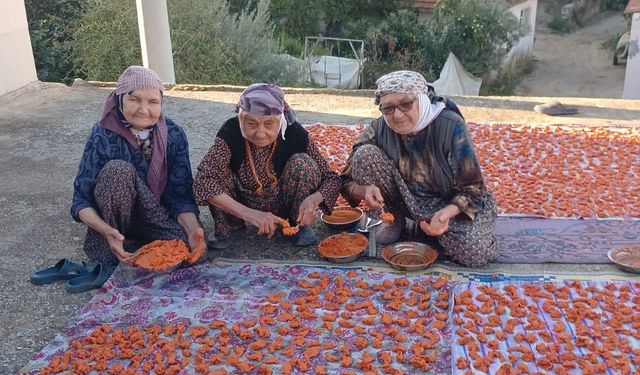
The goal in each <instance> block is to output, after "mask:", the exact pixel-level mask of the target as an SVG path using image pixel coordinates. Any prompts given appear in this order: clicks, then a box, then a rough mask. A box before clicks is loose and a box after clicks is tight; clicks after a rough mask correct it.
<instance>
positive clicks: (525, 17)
mask: <svg viewBox="0 0 640 375" xmlns="http://www.w3.org/2000/svg"><path fill="white" fill-rule="evenodd" d="M520 30H523V31H525V32H527V33H528V32H529V31H531V7H526V8H523V9H522V10H520Z"/></svg>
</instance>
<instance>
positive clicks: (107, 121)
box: [100, 65, 168, 200]
mask: <svg viewBox="0 0 640 375" xmlns="http://www.w3.org/2000/svg"><path fill="white" fill-rule="evenodd" d="M145 90H160V94H162V93H163V92H164V86H163V85H162V80H161V79H160V77H159V76H158V74H157V73H156V72H154V71H153V70H151V69H147V68H145V67H142V66H137V65H132V66H130V67H128V68H127V69H126V70H125V71H124V72H122V74H121V75H120V77H119V78H118V82H117V84H116V89H115V90H113V91H112V92H111V93H110V94H109V96H108V97H107V101H106V102H105V103H104V107H103V108H102V115H101V116H100V126H101V127H103V128H104V129H108V130H111V131H112V132H114V133H116V134H118V135H119V136H121V137H122V138H124V139H126V140H127V141H128V142H129V144H131V146H132V147H133V148H134V149H139V148H140V145H138V141H137V140H136V137H135V135H133V133H132V132H131V131H130V130H129V129H128V128H126V127H125V126H124V125H123V124H122V122H121V121H120V116H122V115H121V113H122V112H120V109H119V108H118V107H119V105H118V96H119V95H123V94H128V93H130V92H132V91H145ZM119 113H120V116H119ZM167 139H168V136H167V123H166V120H165V117H164V113H162V112H161V113H160V118H159V119H158V122H157V123H156V125H155V127H154V135H153V154H152V155H151V162H150V164H149V170H148V171H147V184H148V185H149V188H151V191H152V192H153V195H155V197H156V198H157V199H158V200H160V197H161V196H162V193H163V192H164V188H165V187H166V186H167V174H168V173H167Z"/></svg>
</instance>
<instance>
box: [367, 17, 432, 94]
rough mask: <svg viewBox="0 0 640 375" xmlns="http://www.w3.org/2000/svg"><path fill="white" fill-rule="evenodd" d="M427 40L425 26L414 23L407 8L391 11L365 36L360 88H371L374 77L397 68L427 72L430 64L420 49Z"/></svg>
mask: <svg viewBox="0 0 640 375" xmlns="http://www.w3.org/2000/svg"><path fill="white" fill-rule="evenodd" d="M426 42H427V37H426V26H425V25H424V24H421V23H418V22H416V16H415V14H413V13H412V12H409V11H404V10H401V11H398V12H396V13H392V14H391V15H389V17H388V18H387V19H386V20H385V21H383V22H382V23H381V25H380V26H378V27H374V28H371V29H370V30H369V34H368V36H367V38H366V51H367V63H366V64H365V65H364V72H363V87H375V81H376V79H377V78H378V77H379V76H381V75H383V74H386V73H389V72H391V71H394V70H399V69H410V70H417V71H425V70H426V71H427V72H428V71H429V69H424V68H425V67H426V66H429V65H430V61H429V60H427V59H426V58H425V56H424V55H423V54H421V53H420V51H423V50H425V45H426Z"/></svg>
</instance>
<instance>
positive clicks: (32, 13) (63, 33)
mask: <svg viewBox="0 0 640 375" xmlns="http://www.w3.org/2000/svg"><path fill="white" fill-rule="evenodd" d="M84 3H85V2H84V1H81V0H68V1H40V0H25V8H26V11H27V20H28V23H29V34H30V37H31V48H32V49H33V56H34V60H35V63H36V70H37V72H38V78H39V79H40V80H41V81H49V82H64V83H70V82H71V81H72V80H73V79H74V78H75V77H78V76H82V74H81V72H80V71H79V67H78V66H77V65H76V63H75V61H74V60H73V58H72V53H73V34H74V32H75V30H76V28H77V27H78V23H79V20H80V18H81V17H82V14H83V13H84V10H85V7H84Z"/></svg>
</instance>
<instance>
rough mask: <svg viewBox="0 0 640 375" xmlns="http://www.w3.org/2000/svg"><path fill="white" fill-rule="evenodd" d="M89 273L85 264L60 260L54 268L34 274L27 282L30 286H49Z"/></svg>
mask: <svg viewBox="0 0 640 375" xmlns="http://www.w3.org/2000/svg"><path fill="white" fill-rule="evenodd" d="M87 272H89V269H88V268H87V264H86V263H85V262H82V263H76V262H72V261H70V260H69V259H61V260H60V261H59V262H58V263H56V265H55V266H53V267H49V268H46V269H44V270H41V271H38V272H34V273H33V274H32V275H31V277H30V278H29V280H30V281H31V283H32V284H35V285H42V284H49V283H53V282H55V281H60V280H69V279H72V278H74V277H78V276H80V275H83V274H85V273H87Z"/></svg>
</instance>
